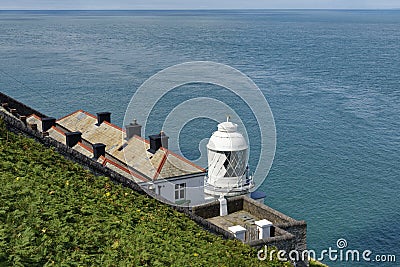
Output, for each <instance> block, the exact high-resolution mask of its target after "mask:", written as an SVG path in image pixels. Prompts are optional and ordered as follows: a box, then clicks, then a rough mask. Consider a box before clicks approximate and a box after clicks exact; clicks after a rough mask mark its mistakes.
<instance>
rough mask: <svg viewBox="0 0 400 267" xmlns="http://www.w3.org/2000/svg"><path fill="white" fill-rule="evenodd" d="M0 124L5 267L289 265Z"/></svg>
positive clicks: (0, 227)
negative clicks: (213, 231) (262, 257)
mask: <svg viewBox="0 0 400 267" xmlns="http://www.w3.org/2000/svg"><path fill="white" fill-rule="evenodd" d="M0 124H1V125H0V266H9V265H25V266H27V265H28V266H42V265H44V264H48V265H65V264H68V265H72V266H88V265H96V266H100V265H101V266H143V265H144V266H169V265H175V266H258V265H262V266H288V265H284V264H283V263H280V262H268V263H267V262H260V261H259V260H258V259H257V257H256V251H255V250H253V249H251V248H250V247H248V246H245V245H244V244H242V243H240V242H238V241H236V240H235V241H232V240H223V239H222V238H220V237H217V236H215V235H212V234H210V233H208V232H206V231H204V230H202V229H201V228H200V227H199V226H198V225H197V224H195V223H194V222H193V221H191V220H190V219H188V218H187V217H186V216H185V215H183V214H181V213H178V212H176V211H174V210H173V209H171V208H169V207H168V206H166V205H163V204H161V203H159V202H157V201H155V200H153V199H151V198H149V197H147V196H143V195H140V194H138V193H136V192H134V191H132V190H130V189H128V188H124V187H121V186H118V185H115V184H113V183H111V182H110V181H109V179H108V178H106V177H96V176H94V175H92V174H91V173H90V172H89V171H87V170H84V169H83V168H82V167H81V166H79V165H77V164H75V163H73V162H71V161H68V160H66V159H65V158H63V157H62V156H60V155H59V154H57V153H56V152H54V151H53V150H51V149H47V148H45V147H43V146H42V145H40V144H38V143H36V142H34V141H33V140H31V139H28V138H25V137H22V136H17V135H14V134H11V133H9V132H7V131H6V130H5V128H4V126H3V124H2V123H1V122H0Z"/></svg>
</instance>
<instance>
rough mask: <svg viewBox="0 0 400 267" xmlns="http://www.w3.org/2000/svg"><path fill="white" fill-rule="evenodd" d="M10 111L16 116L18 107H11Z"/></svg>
mask: <svg viewBox="0 0 400 267" xmlns="http://www.w3.org/2000/svg"><path fill="white" fill-rule="evenodd" d="M10 112H11V114H12V115H14V116H16V115H17V109H16V108H10Z"/></svg>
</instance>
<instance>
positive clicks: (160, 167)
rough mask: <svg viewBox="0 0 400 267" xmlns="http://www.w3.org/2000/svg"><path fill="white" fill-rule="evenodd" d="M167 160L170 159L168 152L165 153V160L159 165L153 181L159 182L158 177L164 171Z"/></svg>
mask: <svg viewBox="0 0 400 267" xmlns="http://www.w3.org/2000/svg"><path fill="white" fill-rule="evenodd" d="M167 158H168V150H167V151H165V153H164V155H163V158H162V160H161V162H160V165H158V168H157V171H156V173H155V174H154V177H153V180H157V178H158V176H159V175H160V173H161V171H162V168H163V167H164V164H165V162H166V161H167Z"/></svg>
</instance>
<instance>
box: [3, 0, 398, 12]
mask: <svg viewBox="0 0 400 267" xmlns="http://www.w3.org/2000/svg"><path fill="white" fill-rule="evenodd" d="M270 8H271V9H291V8H292V9H302V8H304V9H394V8H396V9H398V8H400V0H0V10H6V9H12V10H15V9H39V10H42V9H75V10H76V9H270Z"/></svg>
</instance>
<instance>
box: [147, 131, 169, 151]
mask: <svg viewBox="0 0 400 267" xmlns="http://www.w3.org/2000/svg"><path fill="white" fill-rule="evenodd" d="M149 139H150V149H149V150H148V151H149V152H150V153H153V154H154V153H156V152H157V150H158V149H159V148H160V147H164V148H167V149H168V139H169V137H168V136H167V135H165V133H164V132H163V131H161V132H160V133H159V134H155V135H150V136H149Z"/></svg>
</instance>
